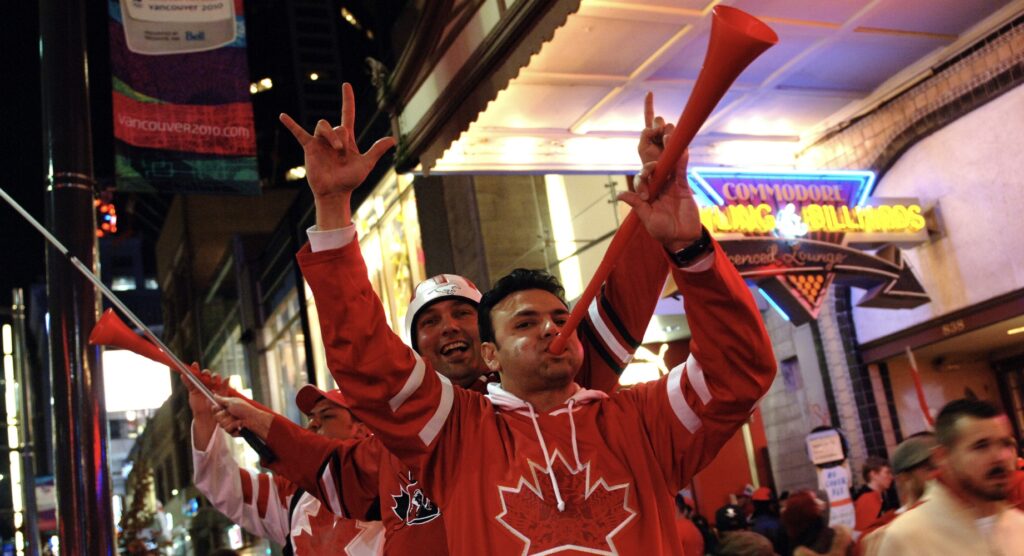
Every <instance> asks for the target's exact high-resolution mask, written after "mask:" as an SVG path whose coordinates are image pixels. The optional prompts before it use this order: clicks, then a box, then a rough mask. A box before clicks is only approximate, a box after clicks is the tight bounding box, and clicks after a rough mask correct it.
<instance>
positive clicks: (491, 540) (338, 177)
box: [289, 87, 775, 555]
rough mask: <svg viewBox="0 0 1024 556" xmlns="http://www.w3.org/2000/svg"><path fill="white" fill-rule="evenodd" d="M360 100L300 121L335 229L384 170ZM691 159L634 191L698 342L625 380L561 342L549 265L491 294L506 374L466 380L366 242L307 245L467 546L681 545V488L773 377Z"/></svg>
mask: <svg viewBox="0 0 1024 556" xmlns="http://www.w3.org/2000/svg"><path fill="white" fill-rule="evenodd" d="M347 89H348V87H346V90H347ZM349 95H350V93H347V94H346V97H348V96H349ZM345 100H346V101H348V100H349V98H346V99H345ZM346 106H347V108H346V109H345V110H346V111H345V112H344V116H343V122H342V124H343V125H342V129H331V128H330V126H329V124H326V122H321V124H318V126H317V129H316V130H315V133H314V135H309V134H307V133H305V132H304V131H302V130H301V128H298V126H295V125H294V122H290V120H289V122H290V124H292V125H290V126H289V127H290V129H291V130H292V132H293V133H294V134H295V135H296V137H297V138H298V139H299V141H300V143H302V144H303V147H304V150H305V152H306V156H307V175H308V176H309V181H310V187H311V188H312V189H313V193H314V198H315V203H316V208H317V227H318V229H320V230H325V229H333V228H339V227H347V226H351V213H350V210H349V197H350V195H351V192H352V191H353V190H354V189H355V188H356V187H357V186H358V185H359V184H360V182H361V181H362V180H363V179H364V178H365V176H366V175H367V174H368V173H369V168H366V167H364V166H362V165H360V164H359V163H358V161H359V153H358V150H357V148H356V146H355V144H354V141H353V140H352V134H351V131H349V130H350V129H351V122H352V119H353V118H352V115H351V112H350V110H351V109H350V106H351V105H350V103H348V102H346ZM371 150H372V149H371ZM683 161H684V163H683V164H685V158H684V159H683ZM645 171H646V172H647V173H649V171H650V168H649V167H648V168H645ZM684 171H685V167H683V165H680V167H678V168H677V169H676V178H675V179H672V180H670V183H669V184H667V187H666V189H665V191H664V192H663V193H662V194H661V196H659V197H658V198H657V199H656V200H651V199H649V198H648V196H647V195H646V183H645V178H646V175H647V174H646V173H645V174H642V176H641V180H640V186H639V188H638V192H636V193H624V194H622V195H621V196H620V198H621V199H622V200H624V201H625V202H627V203H628V204H630V205H631V206H633V207H634V210H635V211H636V212H637V214H638V216H639V217H640V219H641V221H642V222H643V224H644V227H645V228H646V229H647V231H648V232H649V233H650V235H651V236H652V237H653V238H654V239H656V240H659V241H660V242H661V243H662V244H663V245H664V246H665V248H666V250H667V251H668V252H669V253H670V254H672V255H673V259H674V260H675V262H676V264H677V265H678V266H679V267H682V268H673V269H672V272H673V275H674V277H675V280H676V283H677V285H678V286H679V289H680V291H681V292H682V294H683V298H684V300H685V308H686V314H687V317H688V319H689V324H690V328H691V330H692V331H693V332H692V341H691V349H692V353H691V355H690V357H689V358H688V360H687V361H686V363H684V364H683V365H680V366H679V367H677V368H676V369H674V370H673V371H672V372H671V373H670V374H669V375H667V376H665V377H663V378H661V379H660V380H657V381H654V382H649V383H646V384H642V385H639V386H636V387H634V388H632V389H630V390H627V391H624V392H619V393H615V394H612V395H608V394H605V393H603V392H599V391H593V390H585V389H582V388H580V387H579V386H578V385H577V384H576V383H575V382H574V381H573V378H574V377H575V376H576V373H577V371H578V370H579V368H580V365H581V356H582V347H581V345H580V342H579V340H578V339H577V338H576V336H575V334H573V335H572V336H571V337H570V342H569V344H568V349H566V350H565V351H564V352H563V353H560V354H553V353H550V352H549V351H548V346H549V344H550V343H551V342H552V341H553V340H554V338H555V337H556V336H557V335H558V333H559V330H560V327H561V326H562V325H563V324H564V322H565V320H566V318H567V315H568V311H567V309H566V306H565V303H564V301H563V300H562V299H561V298H560V297H559V295H558V293H559V292H558V289H557V288H556V287H552V283H551V281H550V280H549V279H548V278H546V277H544V276H537V275H534V274H530V273H525V274H523V275H520V276H515V275H513V276H510V277H506V278H505V279H503V280H501V281H499V283H498V284H497V285H496V287H495V288H494V289H493V290H492V291H491V292H489V293H488V294H486V295H484V297H483V298H482V299H481V301H480V308H479V322H480V325H481V326H480V328H481V331H480V333H481V340H482V347H481V349H482V354H483V357H484V360H485V362H486V363H487V366H488V368H489V369H491V370H492V371H496V372H499V373H501V380H502V384H501V385H497V384H490V385H488V394H487V395H486V396H484V395H481V394H479V393H477V392H472V391H469V390H465V389H459V388H453V387H452V384H451V382H450V381H449V380H447V379H446V378H444V377H442V376H440V375H438V374H437V373H436V372H434V371H433V369H432V367H431V365H430V364H429V363H428V362H427V361H424V360H423V359H422V358H420V356H418V355H417V354H416V353H415V352H414V351H412V350H411V349H409V348H408V347H407V346H406V345H404V344H403V343H402V342H401V340H400V339H399V338H398V337H397V336H396V335H395V334H394V333H392V332H391V330H390V328H389V327H388V325H387V322H386V319H385V316H384V312H383V310H382V307H381V304H380V300H379V299H378V298H377V296H376V295H375V294H374V292H373V290H372V288H371V286H370V283H369V280H368V278H367V270H366V266H365V264H364V263H363V260H362V257H361V255H360V253H359V248H358V243H356V242H355V241H349V242H348V243H346V244H344V245H341V246H338V247H337V248H335V249H328V250H325V251H318V252H312V251H311V250H310V248H309V247H308V246H307V247H305V248H303V250H302V252H300V254H299V263H300V265H301V267H302V271H303V274H304V275H305V277H306V279H307V280H308V282H309V284H310V287H311V289H312V291H313V295H314V298H315V300H316V303H317V307H318V310H319V314H320V325H321V329H322V333H323V338H324V342H325V347H326V349H327V357H328V364H329V367H330V369H331V371H332V374H333V375H334V378H335V380H337V381H338V383H339V385H341V387H342V388H344V390H345V392H346V396H347V397H348V399H349V401H350V404H351V408H352V410H353V412H355V414H356V415H357V416H359V417H360V418H361V419H362V420H363V422H364V423H366V424H367V426H369V427H370V428H371V429H372V430H373V431H374V432H375V433H376V434H377V436H379V437H380V439H381V441H382V442H383V443H384V445H385V446H387V447H388V449H389V450H390V451H391V452H392V453H393V454H395V455H396V456H398V457H399V458H400V459H402V460H403V461H404V462H406V463H407V464H409V465H410V466H411V467H412V469H413V471H414V473H415V475H416V476H417V477H418V478H419V479H420V483H421V484H422V486H423V487H424V488H425V489H426V491H427V492H429V493H430V494H431V497H432V498H433V500H434V501H435V502H436V503H437V504H438V506H439V507H440V508H441V509H442V511H443V512H444V515H445V520H446V530H447V536H448V546H449V550H450V551H451V552H452V553H453V554H473V555H476V554H515V555H519V554H532V553H540V552H550V553H553V552H558V551H572V550H576V551H585V552H591V553H623V554H660V553H668V554H678V553H680V551H681V549H680V548H679V547H680V542H679V539H677V538H676V533H675V527H674V520H675V510H674V508H673V505H672V494H673V493H675V492H676V491H678V490H679V489H680V488H681V487H682V486H684V485H686V484H687V483H689V481H690V480H691V478H692V476H693V475H694V473H696V472H697V471H698V470H699V469H701V468H702V467H703V466H704V465H706V464H707V463H708V462H709V461H710V460H711V459H712V457H713V456H714V455H715V453H716V452H717V451H718V449H719V448H720V447H721V445H722V444H723V443H724V442H725V441H726V440H727V439H728V438H729V437H730V436H731V435H732V434H733V433H734V432H735V431H736V430H737V429H738V428H739V427H740V425H741V424H742V423H743V422H744V421H745V420H746V419H747V418H748V416H749V414H750V411H751V410H752V408H753V406H754V403H755V402H756V401H757V400H758V399H759V398H760V397H761V396H762V394H764V392H765V391H766V390H767V389H768V387H769V385H770V384H771V381H772V379H773V377H774V374H775V360H774V356H773V354H772V350H771V345H770V342H769V340H768V336H767V334H766V333H765V330H764V326H763V324H762V322H761V318H760V314H759V312H758V310H757V306H756V305H755V303H754V300H753V299H752V297H751V295H750V292H749V290H748V289H747V286H746V284H745V283H744V282H743V280H742V279H741V278H740V276H739V275H738V273H737V272H736V270H735V268H734V267H733V266H732V265H731V264H730V263H729V261H728V259H727V258H726V257H725V255H724V254H723V253H722V251H721V249H720V248H719V247H718V246H717V244H716V243H715V242H714V241H713V240H712V239H711V238H709V237H708V235H707V232H706V230H703V228H702V227H701V225H700V221H699V214H698V209H697V205H696V203H695V202H694V200H693V197H692V195H691V193H690V191H689V189H688V188H687V187H686V182H685V173H684Z"/></svg>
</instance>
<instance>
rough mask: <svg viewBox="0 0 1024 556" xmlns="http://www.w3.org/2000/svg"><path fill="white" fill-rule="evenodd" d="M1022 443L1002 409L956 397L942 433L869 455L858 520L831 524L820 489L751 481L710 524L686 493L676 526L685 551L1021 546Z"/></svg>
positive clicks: (997, 550)
mask: <svg viewBox="0 0 1024 556" xmlns="http://www.w3.org/2000/svg"><path fill="white" fill-rule="evenodd" d="M1018 450H1020V448H1019V447H1018V444H1017V442H1015V441H1014V438H1013V436H1012V431H1011V428H1010V425H1009V421H1008V419H1007V416H1006V415H1005V414H1004V413H1003V412H1001V411H1000V410H999V409H998V408H996V407H995V406H993V405H992V404H989V403H987V402H984V401H978V400H973V399H961V400H955V401H953V402H950V403H949V404H947V405H946V406H945V407H944V408H943V409H942V410H941V411H940V413H939V419H938V422H937V424H936V431H935V432H932V431H922V432H919V433H916V434H913V435H911V436H909V437H907V438H906V439H905V440H904V441H903V442H901V443H900V444H899V445H898V446H896V448H895V449H894V450H893V451H892V453H891V457H890V458H889V459H886V458H882V457H877V456H872V457H869V458H867V459H866V460H865V462H864V464H863V465H862V468H861V474H860V476H861V478H862V480H863V483H862V484H861V485H860V486H859V487H857V488H855V489H853V490H852V493H851V494H852V496H853V500H854V506H855V514H856V525H855V526H854V527H853V528H847V527H844V526H841V525H839V526H830V525H829V517H830V516H829V504H828V503H827V501H826V499H825V494H824V493H823V492H819V491H814V490H799V491H795V492H782V493H781V494H780V495H779V496H778V497H776V495H775V493H774V491H772V490H771V489H770V488H767V487H761V488H758V489H752V487H749V486H748V487H747V489H746V491H744V492H741V493H738V494H737V495H735V496H734V498H735V499H736V500H735V503H731V504H727V505H725V506H722V507H721V508H719V509H718V510H717V511H716V512H715V514H714V518H715V519H714V523H713V524H709V523H708V522H707V521H706V520H704V519H703V518H702V517H701V516H700V515H699V514H698V513H697V512H696V511H695V510H694V504H693V501H692V500H691V499H690V498H689V497H683V496H681V495H680V496H678V497H677V504H679V508H680V512H679V515H680V517H679V519H680V521H685V522H686V523H685V524H680V525H679V526H678V527H677V528H678V530H679V531H680V537H681V538H682V539H684V546H685V547H686V548H685V553H686V554H711V555H718V556H740V555H743V556H762V555H763V556H772V555H780V556H789V555H796V556H814V555H830V556H833V555H834V556H839V555H849V556H877V555H883V556H898V555H902V554H935V555H939V554H950V555H952V554H978V555H988V554H991V555H999V556H1009V555H1012V554H1024V457H1021V456H1024V452H1019V451H1018ZM751 491H752V492H751ZM691 530H692V531H693V533H689V531H691ZM683 532H687V533H686V534H684V533H683ZM687 539H692V540H690V541H688V540H687Z"/></svg>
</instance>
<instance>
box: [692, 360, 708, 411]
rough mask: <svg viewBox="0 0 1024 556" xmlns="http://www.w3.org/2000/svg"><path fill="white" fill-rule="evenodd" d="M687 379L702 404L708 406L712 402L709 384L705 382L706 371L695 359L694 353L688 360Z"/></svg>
mask: <svg viewBox="0 0 1024 556" xmlns="http://www.w3.org/2000/svg"><path fill="white" fill-rule="evenodd" d="M686 378H687V379H689V381H690V386H692V387H693V389H694V391H695V392H697V396H699V397H700V403H702V404H704V405H707V404H708V402H710V401H711V390H708V383H707V381H705V380H704V369H703V368H702V367H701V366H700V363H698V362H697V360H696V359H694V358H693V354H692V353H691V354H690V356H689V357H687V358H686Z"/></svg>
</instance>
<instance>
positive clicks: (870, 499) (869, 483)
mask: <svg viewBox="0 0 1024 556" xmlns="http://www.w3.org/2000/svg"><path fill="white" fill-rule="evenodd" d="M861 476H862V477H863V478H864V485H863V486H862V487H861V488H860V490H859V491H857V492H856V493H855V495H854V502H853V504H854V509H855V511H856V515H857V521H856V524H855V525H854V526H853V528H854V530H855V531H857V532H858V534H859V533H861V532H863V531H864V530H866V529H867V528H868V527H870V526H871V524H872V523H874V522H875V520H877V519H878V518H880V517H882V514H884V513H886V512H888V511H891V510H895V509H896V507H897V504H895V503H892V502H891V501H890V500H888V499H887V497H886V491H887V490H889V487H891V486H892V481H893V476H892V467H890V466H889V462H888V461H886V460H885V458H880V457H875V456H872V457H869V458H868V459H867V460H866V461H865V462H864V467H863V468H862V469H861Z"/></svg>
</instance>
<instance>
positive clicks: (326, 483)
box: [320, 463, 348, 517]
mask: <svg viewBox="0 0 1024 556" xmlns="http://www.w3.org/2000/svg"><path fill="white" fill-rule="evenodd" d="M336 485H337V483H336V482H335V481H334V474H333V473H331V465H330V463H328V464H327V466H326V467H324V473H323V475H322V476H321V477H320V489H321V490H322V491H324V492H326V493H327V509H328V510H330V511H331V513H332V514H334V515H336V516H338V517H348V516H347V515H345V512H344V511H343V510H342V508H341V500H339V499H338V489H337V486H336Z"/></svg>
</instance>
